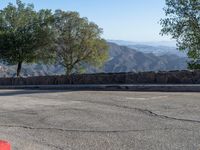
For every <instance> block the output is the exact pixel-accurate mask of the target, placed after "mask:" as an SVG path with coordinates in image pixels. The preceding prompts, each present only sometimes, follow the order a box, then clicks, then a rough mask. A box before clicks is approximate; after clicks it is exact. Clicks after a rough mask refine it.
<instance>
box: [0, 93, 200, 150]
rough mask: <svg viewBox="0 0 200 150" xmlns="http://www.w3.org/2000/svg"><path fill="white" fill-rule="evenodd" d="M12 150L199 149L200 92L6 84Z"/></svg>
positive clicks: (4, 110) (3, 126) (3, 127)
mask: <svg viewBox="0 0 200 150" xmlns="http://www.w3.org/2000/svg"><path fill="white" fill-rule="evenodd" d="M0 139H3V140H7V141H9V142H10V143H11V145H12V150H199V149H200V93H195V92H193V93H190V92H187V93H178V92H176V93H169V92H168V93H166V92H131V91H129V92H128V91H78V90H76V91H74V90H59V91H58V90H25V89H21V90H0Z"/></svg>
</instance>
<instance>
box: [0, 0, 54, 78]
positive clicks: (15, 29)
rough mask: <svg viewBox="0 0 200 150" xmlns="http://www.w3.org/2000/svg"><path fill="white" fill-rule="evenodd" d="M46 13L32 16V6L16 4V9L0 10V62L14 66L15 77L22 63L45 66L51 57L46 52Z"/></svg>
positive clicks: (49, 20)
mask: <svg viewBox="0 0 200 150" xmlns="http://www.w3.org/2000/svg"><path fill="white" fill-rule="evenodd" d="M52 21H53V16H52V13H51V11H50V10H40V11H39V12H36V11H35V10H34V6H33V5H32V4H28V5H25V4H24V3H22V2H21V1H20V0H17V1H16V6H15V5H13V4H11V3H10V4H9V5H8V6H7V7H6V8H4V9H3V10H0V59H2V60H3V61H5V62H7V63H8V64H12V65H15V64H17V76H19V75H20V71H21V68H22V64H23V63H32V62H38V61H44V60H45V62H47V61H48V60H50V58H52V57H53V53H52V52H50V51H49V50H50V48H51V43H52V41H53V40H52V39H53V31H52V29H51V28H52V27H51V23H52Z"/></svg>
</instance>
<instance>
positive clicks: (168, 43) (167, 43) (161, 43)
mask: <svg viewBox="0 0 200 150" xmlns="http://www.w3.org/2000/svg"><path fill="white" fill-rule="evenodd" d="M107 41H108V42H111V43H115V44H118V45H124V46H127V45H147V46H167V47H176V42H175V41H152V42H133V41H124V40H107Z"/></svg>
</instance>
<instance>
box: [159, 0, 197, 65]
mask: <svg viewBox="0 0 200 150" xmlns="http://www.w3.org/2000/svg"><path fill="white" fill-rule="evenodd" d="M164 10H165V14H166V16H167V18H165V19H162V20H161V25H162V27H163V28H162V30H161V34H168V35H171V36H172V38H174V39H176V40H177V46H178V48H179V50H181V51H187V53H188V56H189V58H190V59H192V62H196V61H197V60H198V59H200V1H199V0H166V8H165V9H164Z"/></svg>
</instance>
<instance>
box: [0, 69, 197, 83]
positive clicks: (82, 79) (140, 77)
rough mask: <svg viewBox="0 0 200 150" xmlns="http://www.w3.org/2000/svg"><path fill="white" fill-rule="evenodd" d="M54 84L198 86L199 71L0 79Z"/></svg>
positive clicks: (2, 80) (7, 81) (0, 80)
mask: <svg viewBox="0 0 200 150" xmlns="http://www.w3.org/2000/svg"><path fill="white" fill-rule="evenodd" d="M55 84H200V70H198V71H188V70H183V71H170V72H141V73H110V74H109V73H106V74H104V73H101V74H81V75H71V76H69V77H67V76H38V77H27V78H0V85H55Z"/></svg>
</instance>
